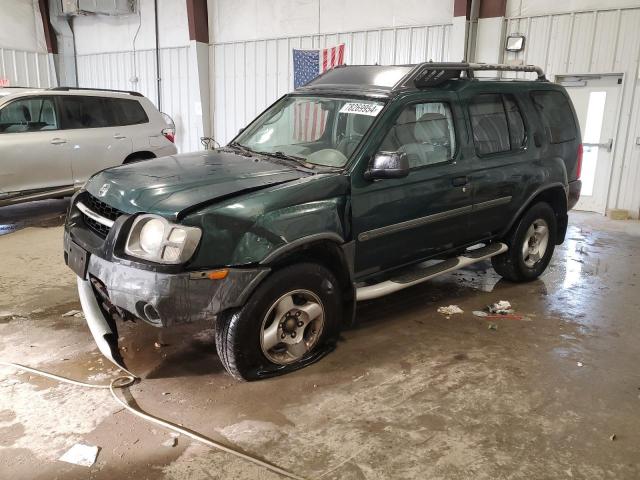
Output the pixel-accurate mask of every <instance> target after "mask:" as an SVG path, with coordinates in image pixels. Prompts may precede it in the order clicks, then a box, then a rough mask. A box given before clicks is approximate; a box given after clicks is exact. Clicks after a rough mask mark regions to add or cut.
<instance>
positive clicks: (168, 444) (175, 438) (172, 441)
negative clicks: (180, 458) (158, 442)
mask: <svg viewBox="0 0 640 480" xmlns="http://www.w3.org/2000/svg"><path fill="white" fill-rule="evenodd" d="M170 435H171V437H170V438H169V439H168V440H165V441H164V442H162V446H163V447H169V448H173V447H175V446H176V445H178V437H179V436H180V434H179V433H171V434H170Z"/></svg>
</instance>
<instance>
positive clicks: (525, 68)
mask: <svg viewBox="0 0 640 480" xmlns="http://www.w3.org/2000/svg"><path fill="white" fill-rule="evenodd" d="M477 71H498V72H533V73H536V74H537V75H538V80H539V81H542V82H544V81H547V77H545V75H544V71H543V70H542V68H540V67H538V66H536V65H506V64H501V63H466V62H460V63H457V62H425V63H421V64H419V65H416V67H415V68H414V69H413V71H412V72H411V73H410V74H409V75H408V76H407V78H406V79H405V81H403V82H401V83H402V86H407V83H408V82H409V81H411V80H412V81H413V82H414V84H415V86H416V87H418V88H420V87H433V86H436V85H439V84H441V83H444V82H445V81H447V80H451V79H454V78H460V75H461V73H462V72H465V74H466V76H467V78H474V72H477Z"/></svg>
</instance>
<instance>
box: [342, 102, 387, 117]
mask: <svg viewBox="0 0 640 480" xmlns="http://www.w3.org/2000/svg"><path fill="white" fill-rule="evenodd" d="M382 107H383V105H376V104H375V103H345V104H344V106H343V107H342V108H341V109H340V113H355V114H356V115H370V116H372V117H375V116H376V115H378V114H379V113H380V110H382Z"/></svg>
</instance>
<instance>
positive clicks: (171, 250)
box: [124, 215, 202, 264]
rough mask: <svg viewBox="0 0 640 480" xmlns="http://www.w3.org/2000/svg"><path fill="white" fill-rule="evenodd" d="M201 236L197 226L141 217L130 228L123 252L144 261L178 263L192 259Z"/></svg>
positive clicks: (158, 218) (147, 216)
mask: <svg viewBox="0 0 640 480" xmlns="http://www.w3.org/2000/svg"><path fill="white" fill-rule="evenodd" d="M201 237H202V230H200V229H199V228H197V227H187V226H185V225H178V224H175V223H171V222H169V221H168V220H166V219H165V218H163V217H160V216H158V215H140V216H139V217H137V218H136V219H135V220H134V222H133V225H132V226H131V230H130V231H129V236H128V237H127V243H126V245H125V248H124V250H125V252H126V253H127V254H128V255H131V256H133V257H138V258H142V259H144V260H149V261H152V262H157V263H167V264H179V263H184V262H186V261H187V260H189V259H190V258H191V257H192V256H193V254H194V252H195V251H196V248H198V244H199V243H200V238H201Z"/></svg>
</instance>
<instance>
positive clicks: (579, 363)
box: [576, 362, 584, 367]
mask: <svg viewBox="0 0 640 480" xmlns="http://www.w3.org/2000/svg"><path fill="white" fill-rule="evenodd" d="M576 365H578V366H579V367H582V366H583V365H584V363H582V362H576Z"/></svg>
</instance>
